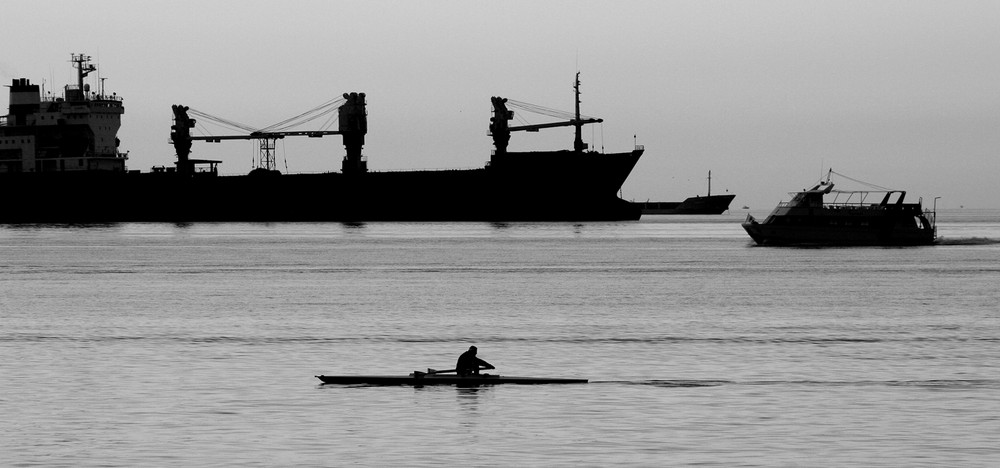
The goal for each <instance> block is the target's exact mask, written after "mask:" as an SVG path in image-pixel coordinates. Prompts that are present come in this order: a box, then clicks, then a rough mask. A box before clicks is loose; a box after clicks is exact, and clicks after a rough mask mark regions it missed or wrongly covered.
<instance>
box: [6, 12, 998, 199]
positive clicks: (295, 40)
mask: <svg viewBox="0 0 1000 468" xmlns="http://www.w3.org/2000/svg"><path fill="white" fill-rule="evenodd" d="M0 30H2V31H3V37H4V41H3V45H2V47H3V52H2V53H0V79H2V80H3V82H4V84H9V82H10V79H12V78H21V77H24V78H29V79H31V80H32V81H33V82H36V83H41V82H43V81H44V82H45V84H46V89H47V90H61V87H62V86H63V85H65V84H67V83H70V82H72V81H73V77H74V74H73V73H74V71H73V69H72V68H71V67H70V64H69V62H68V60H69V56H70V54H71V53H85V54H89V55H91V56H93V57H94V58H95V60H97V61H98V64H99V66H100V70H101V75H102V76H103V77H106V78H107V81H106V87H107V91H108V92H109V93H110V92H117V93H118V94H119V95H120V96H123V97H124V102H125V108H126V114H125V116H124V117H123V127H122V130H121V131H120V132H119V138H121V140H122V148H123V149H125V150H129V151H130V159H129V168H131V169H142V170H144V171H147V170H149V167H150V166H153V165H170V164H172V162H173V160H174V155H173V149H172V147H171V146H170V145H169V144H168V134H169V127H170V124H171V112H170V105H171V104H185V105H188V106H191V107H194V108H196V109H199V110H201V111H205V112H208V113H210V114H214V115H218V116H222V117H226V118H229V119H232V120H236V121H239V122H243V123H246V124H250V125H255V126H259V127H264V126H267V125H270V124H272V123H275V122H278V121H280V120H283V119H285V118H287V117H290V116H293V115H296V114H298V113H300V112H303V111H305V110H307V109H310V108H312V107H314V106H316V105H318V104H321V103H323V102H326V101H328V100H330V99H332V98H335V97H338V96H340V95H341V94H342V93H344V92H350V91H361V92H365V93H367V95H368V111H369V133H368V137H367V144H366V147H365V154H366V155H367V157H368V164H369V167H370V168H371V169H373V170H390V169H423V168H457V167H481V166H482V165H483V164H484V163H485V162H486V161H487V160H488V159H489V154H490V150H491V148H492V145H491V140H490V138H489V137H488V136H487V126H488V124H489V117H490V96H497V95H499V96H504V97H508V98H512V99H516V100H519V101H527V102H530V103H534V104H539V105H543V106H546V107H553V108H558V109H563V110H572V107H573V102H572V87H571V85H572V82H573V77H574V74H575V73H576V71H578V70H579V71H580V72H581V79H582V83H583V85H582V89H583V93H584V94H583V112H584V113H585V114H588V115H592V116H595V117H601V118H604V119H605V122H604V124H602V125H597V126H592V127H588V128H586V129H585V139H587V140H589V141H591V142H593V143H594V144H595V145H596V146H597V147H598V148H600V147H602V146H603V147H604V149H605V150H606V151H609V152H611V151H627V150H629V149H631V147H632V144H633V135H635V137H636V139H637V142H638V143H639V144H641V145H645V148H646V154H645V155H644V156H643V159H642V160H641V161H640V162H639V165H638V166H637V167H636V170H635V171H634V172H633V173H632V175H631V177H630V178H629V180H628V181H627V182H626V184H625V186H624V188H623V192H624V193H623V195H624V197H625V198H627V199H635V200H646V199H653V200H680V199H683V198H684V197H687V196H690V195H695V194H699V193H704V191H705V180H704V179H705V176H706V174H707V172H708V171H709V170H712V174H713V192H720V193H721V192H723V191H725V190H727V189H728V190H729V191H730V192H732V193H736V194H737V198H736V201H735V202H734V203H733V207H734V208H738V207H739V206H742V205H749V206H750V207H752V208H754V209H769V208H771V207H772V206H773V205H774V204H776V203H777V202H778V201H780V200H783V199H787V194H786V193H787V192H789V191H792V190H797V189H801V188H804V187H806V186H807V185H809V184H810V183H811V182H813V181H815V180H817V179H818V178H819V177H820V174H821V170H822V169H823V168H826V167H832V168H833V169H834V170H835V171H838V172H841V173H845V174H848V175H851V176H853V177H856V178H859V179H862V180H866V181H870V182H874V183H877V184H879V185H882V186H889V187H893V188H901V189H906V190H908V193H909V195H908V196H912V197H914V198H915V197H918V196H922V197H924V199H925V201H927V202H928V203H929V200H930V199H931V198H933V197H938V196H940V197H942V198H941V200H940V201H939V207H941V206H943V207H949V208H952V207H958V206H960V205H962V206H965V207H966V208H1000V185H998V184H997V182H996V179H997V178H998V175H1000V162H998V153H1000V2H997V1H995V0H991V1H912V0H911V1H870V0H866V1H845V0H821V1H803V0H794V1H706V0H690V1H672V0H653V1H618V0H616V1H610V0H606V1H492V2H480V1H468V0H462V1H398V2H389V1H358V2H335V1H291V2H277V1H248V0H238V1H216V0H213V1H199V2H194V1H186V0H178V1H169V2H166V1H162V2H160V1H158V2H143V1H134V0H129V1H101V0H95V1H87V2H78V1H45V2H10V1H4V2H2V3H0ZM7 104H8V96H7V92H6V90H4V92H3V93H2V96H0V105H2V106H3V112H4V113H6V107H7ZM531 119H532V122H537V123H541V122H544V121H546V119H544V118H542V117H531ZM571 146H572V130H571V129H554V130H548V131H543V132H541V133H538V134H525V133H517V134H515V135H514V136H513V138H512V140H511V149H512V150H542V149H556V148H569V147H571ZM278 148H279V152H280V154H281V156H280V158H279V167H280V168H281V169H282V170H284V169H285V167H284V166H285V164H286V163H285V161H286V160H287V168H288V170H289V171H291V172H316V171H326V170H339V168H340V158H341V156H342V155H343V153H344V150H343V146H342V145H341V141H340V138H339V137H328V138H324V139H322V140H315V139H305V138H302V139H298V140H295V139H286V140H284V141H282V142H279V147H278ZM255 153H256V150H255V149H254V148H253V147H252V145H251V143H250V142H227V143H221V144H207V143H196V145H195V147H194V154H193V156H194V157H198V158H216V159H223V160H224V161H225V162H224V163H223V165H222V171H223V172H225V173H245V172H248V171H249V170H250V168H251V159H252V158H253V157H254V155H255ZM275 196H278V195H277V194H276V195H275Z"/></svg>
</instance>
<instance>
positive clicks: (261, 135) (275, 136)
mask: <svg viewBox="0 0 1000 468" xmlns="http://www.w3.org/2000/svg"><path fill="white" fill-rule="evenodd" d="M342 134H343V133H342V132H340V131H337V130H318V131H311V130H303V131H293V132H253V133H250V134H249V135H219V136H192V137H191V140H192V141H207V142H209V143H218V142H220V141H222V140H261V139H272V140H279V139H282V138H284V137H286V136H307V137H310V138H320V137H323V136H325V135H342Z"/></svg>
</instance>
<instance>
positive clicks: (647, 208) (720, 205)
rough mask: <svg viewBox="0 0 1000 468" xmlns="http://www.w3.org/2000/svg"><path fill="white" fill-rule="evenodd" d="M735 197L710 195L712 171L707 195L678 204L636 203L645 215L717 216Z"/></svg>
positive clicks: (727, 207)
mask: <svg viewBox="0 0 1000 468" xmlns="http://www.w3.org/2000/svg"><path fill="white" fill-rule="evenodd" d="M734 198H736V195H733V194H726V195H712V171H708V195H706V196H704V197H703V196H701V195H695V196H693V197H688V198H685V199H684V201H680V202H652V201H646V202H636V204H637V205H639V209H641V210H642V214H644V215H646V214H649V215H717V214H722V213H725V212H726V210H728V209H729V204H730V203H732V202H733V199H734Z"/></svg>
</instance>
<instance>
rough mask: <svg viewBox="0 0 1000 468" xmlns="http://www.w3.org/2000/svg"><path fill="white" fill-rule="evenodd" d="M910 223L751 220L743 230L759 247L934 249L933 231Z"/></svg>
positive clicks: (745, 223) (744, 224)
mask: <svg viewBox="0 0 1000 468" xmlns="http://www.w3.org/2000/svg"><path fill="white" fill-rule="evenodd" d="M908 221H911V222H896V221H893V220H888V221H883V222H882V223H875V225H872V224H866V225H857V226H844V225H837V226H831V225H822V224H814V225H788V224H785V225H780V224H773V223H759V222H757V221H756V220H754V219H753V218H752V217H749V218H748V220H747V221H746V222H744V223H743V224H742V226H743V229H744V230H746V232H747V234H749V235H750V237H751V238H752V239H753V240H754V242H756V243H757V244H758V245H772V246H915V245H932V244H934V242H935V233H934V229H933V228H930V227H929V226H926V227H924V226H921V227H917V226H916V225H915V224H914V223H913V222H912V219H911V220H908Z"/></svg>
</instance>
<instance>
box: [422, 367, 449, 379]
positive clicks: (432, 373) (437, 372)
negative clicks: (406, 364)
mask: <svg viewBox="0 0 1000 468" xmlns="http://www.w3.org/2000/svg"><path fill="white" fill-rule="evenodd" d="M449 372H457V370H456V369H447V370H437V369H431V368H429V367H428V368H427V372H421V371H413V376H414V377H423V376H425V375H434V374H447V373H449Z"/></svg>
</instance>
